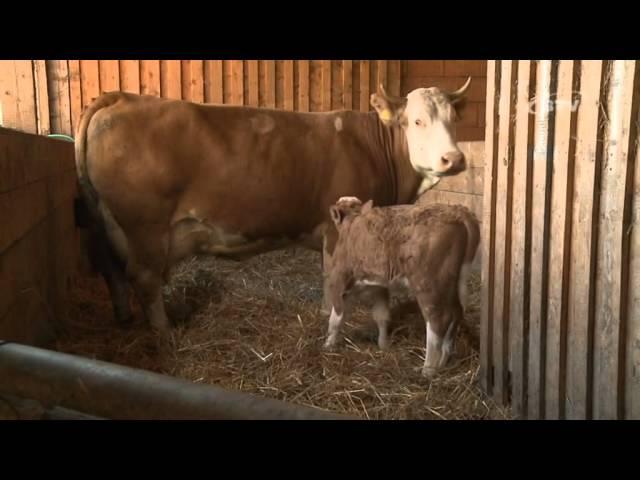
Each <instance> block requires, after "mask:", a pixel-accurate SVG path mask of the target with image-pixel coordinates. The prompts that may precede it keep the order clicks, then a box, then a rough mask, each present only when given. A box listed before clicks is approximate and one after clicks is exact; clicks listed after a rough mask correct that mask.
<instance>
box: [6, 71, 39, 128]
mask: <svg viewBox="0 0 640 480" xmlns="http://www.w3.org/2000/svg"><path fill="white" fill-rule="evenodd" d="M0 105H1V108H2V112H1V114H2V115H1V116H2V118H0V122H1V124H2V125H4V126H5V127H8V128H15V129H17V130H22V131H23V132H29V133H36V132H37V119H36V99H35V92H34V77H33V66H32V64H31V60H0Z"/></svg>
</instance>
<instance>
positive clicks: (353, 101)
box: [0, 59, 406, 135]
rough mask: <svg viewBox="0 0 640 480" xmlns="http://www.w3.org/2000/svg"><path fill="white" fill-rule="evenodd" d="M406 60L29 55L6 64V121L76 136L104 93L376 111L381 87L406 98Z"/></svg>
mask: <svg viewBox="0 0 640 480" xmlns="http://www.w3.org/2000/svg"><path fill="white" fill-rule="evenodd" d="M402 62H403V61H400V60H374V61H370V60H362V61H358V60H277V61H276V60H250V59H249V60H147V59H143V60H46V61H45V60H32V61H30V60H21V61H3V62H0V82H2V86H3V87H4V88H3V92H10V93H8V94H7V93H4V95H5V97H6V98H4V101H3V105H4V111H3V120H4V125H5V126H9V127H12V128H17V129H20V130H25V131H29V132H32V133H42V134H46V133H49V132H51V133H64V134H67V135H74V134H75V130H76V128H77V126H78V122H79V119H80V115H81V112H82V111H83V109H84V108H85V107H86V106H87V105H89V104H90V103H91V101H92V100H93V99H94V98H96V97H97V96H98V95H99V94H100V93H102V92H107V91H116V90H120V91H123V92H130V93H136V94H143V95H152V96H160V97H164V98H172V99H182V100H188V101H193V102H199V103H215V104H224V103H227V104H231V105H249V106H254V107H268V108H279V109H285V110H290V111H294V110H296V111H302V112H309V111H329V110H337V109H349V110H350V109H356V110H360V111H363V112H368V111H370V110H371V107H370V104H369V101H370V100H369V96H370V94H371V93H373V92H375V91H376V90H377V88H378V85H379V84H383V85H385V87H386V88H387V91H388V92H389V93H390V94H392V95H400V94H402V93H406V92H401V85H402V81H403V80H402V78H401V77H402V75H403V66H402V65H403V63H402Z"/></svg>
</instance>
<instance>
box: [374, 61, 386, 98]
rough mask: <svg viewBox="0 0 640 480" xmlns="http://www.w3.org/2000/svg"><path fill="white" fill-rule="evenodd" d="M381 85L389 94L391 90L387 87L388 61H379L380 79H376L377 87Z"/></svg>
mask: <svg viewBox="0 0 640 480" xmlns="http://www.w3.org/2000/svg"><path fill="white" fill-rule="evenodd" d="M379 85H382V86H383V87H384V89H385V90H386V91H387V92H388V91H389V88H388V85H387V61H386V60H378V77H377V78H376V84H375V87H376V88H378V86H379Z"/></svg>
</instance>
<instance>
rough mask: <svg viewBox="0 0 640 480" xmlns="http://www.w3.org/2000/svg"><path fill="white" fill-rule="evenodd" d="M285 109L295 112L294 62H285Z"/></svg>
mask: <svg viewBox="0 0 640 480" xmlns="http://www.w3.org/2000/svg"><path fill="white" fill-rule="evenodd" d="M284 109H285V110H293V60H285V61H284Z"/></svg>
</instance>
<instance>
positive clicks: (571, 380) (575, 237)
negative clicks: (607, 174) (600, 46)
mask: <svg viewBox="0 0 640 480" xmlns="http://www.w3.org/2000/svg"><path fill="white" fill-rule="evenodd" d="M602 67H603V62H602V60H583V61H582V62H581V67H580V70H581V72H580V104H579V108H578V121H577V126H576V137H577V139H578V142H577V144H576V161H575V166H574V172H573V176H574V185H575V188H574V190H573V199H572V203H573V212H574V213H573V217H572V222H571V223H572V225H571V251H572V255H571V265H570V268H569V285H571V287H570V288H569V295H568V299H567V304H568V310H567V337H568V338H569V339H570V341H569V342H568V343H567V380H566V401H565V418H567V419H571V420H584V419H587V418H590V417H591V398H592V374H593V352H592V347H593V314H594V310H593V309H594V305H595V303H594V289H595V283H594V282H595V278H594V275H595V258H596V253H595V246H596V232H597V225H596V222H597V219H596V216H597V214H596V212H597V205H598V202H597V189H598V183H599V177H600V173H599V172H600V165H601V162H602V141H601V140H602V137H601V136H600V135H599V133H598V132H599V125H600V118H599V117H600V115H601V111H602V109H601V107H600V96H601V93H600V92H601V83H602V75H603V68H602Z"/></svg>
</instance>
